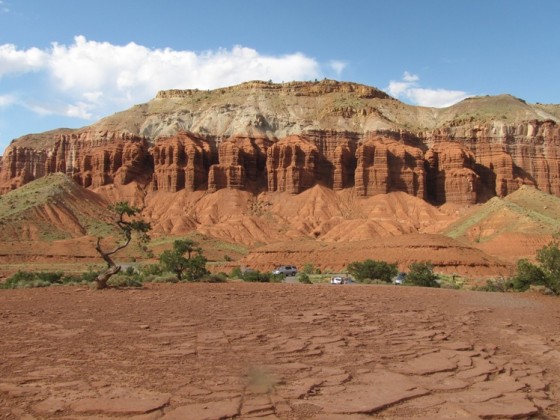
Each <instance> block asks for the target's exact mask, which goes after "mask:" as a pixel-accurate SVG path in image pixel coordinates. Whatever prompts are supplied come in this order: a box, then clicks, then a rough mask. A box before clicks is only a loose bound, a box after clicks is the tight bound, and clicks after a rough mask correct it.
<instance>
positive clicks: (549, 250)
mask: <svg viewBox="0 0 560 420" xmlns="http://www.w3.org/2000/svg"><path fill="white" fill-rule="evenodd" d="M558 246H559V242H558V238H557V237H555V238H554V240H553V241H552V242H550V243H549V244H548V245H546V246H544V247H542V248H541V249H539V250H538V251H537V262H538V263H539V264H538V265H535V264H533V263H530V262H529V261H527V260H524V259H523V260H519V261H518V262H517V273H516V275H515V276H514V277H513V279H512V282H513V288H514V289H515V290H519V291H524V290H527V289H528V288H529V287H530V286H532V285H536V286H545V287H546V288H547V289H549V290H550V291H551V292H552V293H554V294H555V295H560V249H559V248H558Z"/></svg>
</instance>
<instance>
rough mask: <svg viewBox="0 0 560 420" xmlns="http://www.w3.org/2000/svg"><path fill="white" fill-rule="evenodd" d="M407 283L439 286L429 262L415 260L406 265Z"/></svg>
mask: <svg viewBox="0 0 560 420" xmlns="http://www.w3.org/2000/svg"><path fill="white" fill-rule="evenodd" d="M408 269H409V272H408V274H407V276H406V281H407V283H410V284H413V285H415V286H422V287H440V286H439V283H438V282H437V281H436V280H437V278H438V276H436V275H435V274H434V267H433V266H432V263H431V262H428V261H423V262H415V263H412V264H410V266H409V267H408Z"/></svg>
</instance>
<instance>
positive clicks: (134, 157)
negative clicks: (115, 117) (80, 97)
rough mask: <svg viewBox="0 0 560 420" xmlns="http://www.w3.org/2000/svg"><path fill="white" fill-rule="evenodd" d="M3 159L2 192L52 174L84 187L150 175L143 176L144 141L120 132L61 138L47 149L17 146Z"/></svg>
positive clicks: (144, 159)
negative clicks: (62, 175) (67, 176)
mask: <svg viewBox="0 0 560 420" xmlns="http://www.w3.org/2000/svg"><path fill="white" fill-rule="evenodd" d="M4 159H5V165H3V169H2V170H1V171H0V191H2V192H7V191H9V190H11V189H14V188H17V187H19V186H21V185H23V184H26V183H28V182H30V181H32V180H34V179H37V178H41V177H43V176H45V175H47V174H50V173H55V172H62V173H65V174H67V175H69V176H70V177H72V178H73V179H74V180H75V181H76V182H77V183H78V184H80V185H81V186H83V187H86V188H88V187H92V188H96V187H100V186H102V185H107V184H113V183H114V184H127V183H129V182H131V181H132V180H137V181H140V180H142V179H146V175H147V176H148V177H149V176H150V174H149V173H148V174H146V170H147V169H146V168H147V167H149V164H148V156H147V142H146V140H145V139H142V138H140V137H137V136H133V135H130V134H123V133H109V132H105V133H92V132H84V133H80V134H72V135H62V136H59V138H58V139H57V140H56V141H55V142H54V145H53V147H51V148H49V149H46V150H36V149H33V148H29V147H17V145H16V146H14V147H11V148H9V149H8V153H7V154H6V155H5V157H4ZM148 172H150V171H149V170H148Z"/></svg>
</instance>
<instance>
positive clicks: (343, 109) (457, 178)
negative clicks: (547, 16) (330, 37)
mask: <svg viewBox="0 0 560 420" xmlns="http://www.w3.org/2000/svg"><path fill="white" fill-rule="evenodd" d="M559 123H560V106H558V105H549V106H542V105H531V104H527V103H526V102H525V101H523V100H521V99H519V98H515V97H513V96H511V95H498V96H485V97H474V98H468V99H465V100H464V101H461V102H459V103H457V104H455V105H453V106H451V107H448V108H426V107H414V106H411V105H408V104H404V103H402V102H400V101H398V100H396V99H394V98H391V97H390V96H388V95H387V94H386V93H385V92H383V91H381V90H379V89H376V88H374V87H370V86H365V85H360V84H357V83H351V82H338V81H333V80H322V81H315V82H288V83H281V84H275V83H271V82H262V81H253V82H246V83H242V84H240V85H237V86H232V87H225V88H219V89H215V90H208V91H202V90H167V91H162V92H160V93H158V95H157V96H156V98H155V99H153V100H152V101H149V102H148V103H145V104H140V105H136V106H134V107H132V108H130V109H128V110H126V111H123V112H120V113H116V114H113V115H112V116H109V117H107V118H104V119H102V120H100V121H99V122H97V123H95V124H93V125H91V126H89V127H84V128H82V129H78V130H70V129H59V130H55V131H52V132H45V133H39V134H31V135H28V136H23V137H21V138H19V139H17V140H15V141H14V142H12V144H11V145H10V146H9V147H8V148H7V149H6V151H5V153H4V155H3V157H2V160H1V161H0V193H5V192H7V191H10V190H12V189H14V188H18V187H19V186H21V185H23V184H26V183H28V182H30V181H32V180H34V179H37V178H40V177H42V176H45V175H47V174H49V173H53V172H63V173H66V174H67V175H69V176H71V177H72V178H73V179H74V180H75V181H76V182H77V183H78V184H80V185H82V186H84V187H86V188H98V187H101V186H104V185H110V184H117V185H118V184H128V183H131V182H136V183H137V184H138V185H139V186H140V187H141V188H143V189H144V190H145V191H169V192H176V191H180V190H186V191H195V190H208V191H209V192H214V191H217V190H219V189H223V188H229V189H242V190H248V191H251V192H253V193H260V192H263V191H269V192H275V191H285V192H288V193H291V194H298V193H300V192H302V191H304V190H306V189H308V188H310V187H312V186H314V185H316V184H320V185H323V186H326V187H329V188H332V189H335V190H340V189H344V188H351V187H353V188H355V190H356V193H357V194H358V195H359V196H372V195H376V194H385V193H389V192H393V191H403V192H406V193H407V194H411V195H414V196H416V197H420V198H423V199H426V200H428V201H430V202H432V203H435V204H443V203H456V204H460V205H470V204H473V203H479V202H484V201H487V200H488V199H490V198H491V197H494V196H501V197H503V196H506V195H508V194H510V193H511V192H513V191H515V190H516V189H518V188H519V187H520V186H521V185H523V184H530V185H534V186H536V187H538V188H539V189H541V190H543V191H546V192H548V193H552V194H555V195H557V196H560V126H559V125H558V124H559Z"/></svg>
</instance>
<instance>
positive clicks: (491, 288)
mask: <svg viewBox="0 0 560 420" xmlns="http://www.w3.org/2000/svg"><path fill="white" fill-rule="evenodd" d="M511 288H512V282H511V281H509V280H506V279H489V280H486V285H485V286H478V287H476V288H475V289H474V290H478V291H481V292H507V291H508V290H511Z"/></svg>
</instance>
